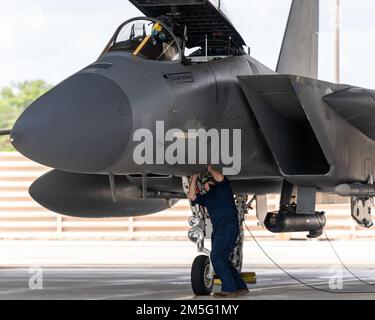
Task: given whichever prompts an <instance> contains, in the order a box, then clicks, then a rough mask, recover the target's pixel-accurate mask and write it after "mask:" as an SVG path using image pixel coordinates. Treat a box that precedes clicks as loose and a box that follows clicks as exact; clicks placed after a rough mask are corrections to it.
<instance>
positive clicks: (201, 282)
mask: <svg viewBox="0 0 375 320" xmlns="http://www.w3.org/2000/svg"><path fill="white" fill-rule="evenodd" d="M209 268H210V258H209V257H207V256H203V255H202V256H198V257H196V258H195V260H194V262H193V265H192V267H191V287H192V289H193V292H194V294H196V295H197V296H209V295H210V294H211V292H212V288H213V286H214V281H213V279H208V278H207V275H208V272H209Z"/></svg>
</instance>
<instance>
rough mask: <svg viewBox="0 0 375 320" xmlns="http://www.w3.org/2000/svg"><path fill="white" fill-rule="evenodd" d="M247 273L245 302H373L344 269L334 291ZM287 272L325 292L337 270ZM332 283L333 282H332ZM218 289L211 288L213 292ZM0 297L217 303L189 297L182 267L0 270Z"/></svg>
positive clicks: (269, 272)
mask: <svg viewBox="0 0 375 320" xmlns="http://www.w3.org/2000/svg"><path fill="white" fill-rule="evenodd" d="M246 270H247V271H250V269H248V268H246ZM251 271H256V273H257V276H258V283H257V284H256V285H251V286H249V288H250V294H249V295H248V296H246V297H242V298H241V299H243V300H268V299H292V300H316V299H323V300H326V299H328V300H332V299H335V300H336V299H359V300H365V299H371V300H375V285H367V284H364V283H362V282H360V281H359V280H357V279H355V278H354V277H353V276H352V275H350V274H348V273H347V272H345V271H342V275H343V279H342V280H343V282H342V285H343V288H342V289H338V290H334V291H333V293H325V292H322V291H318V290H316V289H312V288H308V287H306V286H304V285H302V284H300V283H298V282H296V281H295V280H293V279H291V278H290V277H289V276H287V275H285V274H284V273H282V272H281V271H279V270H276V269H272V268H262V269H252V270H251ZM287 271H288V272H290V273H291V274H292V275H293V276H295V277H297V278H298V279H300V280H301V281H303V282H306V283H307V284H310V285H312V286H314V287H315V288H318V289H323V290H331V289H330V286H329V282H330V279H332V278H331V277H332V273H335V274H337V272H338V271H337V270H326V269H325V268H322V269H320V268H314V269H312V268H308V269H306V268H288V269H287ZM352 271H354V272H355V274H356V275H357V276H358V277H359V278H360V279H361V280H364V281H368V282H371V283H375V271H374V270H372V269H370V268H365V267H364V268H355V269H353V270H352ZM330 272H331V273H330ZM36 277H39V278H38V279H37V278H36ZM333 283H334V284H335V283H336V282H335V280H334V281H333ZM336 284H337V283H336ZM38 286H39V289H38V288H37V287H38ZM32 289H34V290H32ZM219 289H220V288H219V287H215V290H216V291H217V290H219ZM0 299H2V300H14V299H42V300H60V299H70V300H76V299H80V300H82V299H83V300H127V299H130V300H159V299H167V300H215V299H214V298H212V297H195V296H193V294H192V291H191V287H190V270H189V269H186V268H157V269H155V268H115V269H105V268H101V269H92V268H76V269H51V268H49V269H41V270H36V269H1V270H0Z"/></svg>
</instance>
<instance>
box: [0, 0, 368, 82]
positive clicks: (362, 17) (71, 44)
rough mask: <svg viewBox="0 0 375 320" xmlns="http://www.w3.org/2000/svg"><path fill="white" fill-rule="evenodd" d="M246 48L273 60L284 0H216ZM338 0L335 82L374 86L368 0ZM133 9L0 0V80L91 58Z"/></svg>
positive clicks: (94, 1)
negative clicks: (338, 47)
mask: <svg viewBox="0 0 375 320" xmlns="http://www.w3.org/2000/svg"><path fill="white" fill-rule="evenodd" d="M222 1H223V2H224V3H225V6H226V8H227V11H228V14H229V16H230V18H231V19H232V21H233V23H234V25H235V26H236V27H237V28H238V30H239V32H240V33H241V34H242V36H243V37H244V39H245V41H246V42H247V44H248V45H249V46H250V47H251V53H252V56H254V57H255V58H256V59H258V60H259V61H260V62H262V63H264V64H266V65H267V66H269V67H271V68H275V65H276V62H277V58H278V54H279V51H280V46H281V41H282V37H283V33H284V29H285V24H286V20H287V16H288V12H289V8H290V4H291V0H222ZM341 1H342V15H343V21H342V69H341V71H342V82H344V83H349V84H354V85H360V86H363V87H368V88H374V89H375V77H374V74H375V58H374V52H373V51H374V48H375V1H374V0H341ZM334 4H335V0H321V23H320V25H321V32H320V67H319V74H320V75H319V78H321V79H324V80H329V81H333V79H334V77H333V74H334V72H333V71H334V66H333V63H334V50H333V49H334V37H333V21H334V19H333V17H334ZM138 15H140V13H139V12H138V10H136V9H135V8H134V7H133V6H132V5H131V4H130V3H129V1H127V0H52V1H51V0H0V87H1V86H5V85H8V84H9V83H10V82H12V81H23V80H31V79H45V80H47V81H48V82H50V83H52V84H56V83H58V82H60V81H62V80H63V79H65V78H66V77H67V76H69V75H71V74H72V73H74V72H76V71H78V70H79V69H81V68H83V67H84V66H86V65H88V64H89V63H91V62H93V61H94V60H95V59H96V58H97V57H98V55H99V54H100V52H101V51H102V49H103V48H104V47H105V45H106V43H107V42H108V41H109V39H110V37H111V36H112V34H113V32H114V31H115V29H116V27H117V26H118V25H119V24H120V23H121V22H123V21H125V20H127V19H128V18H131V17H134V16H138Z"/></svg>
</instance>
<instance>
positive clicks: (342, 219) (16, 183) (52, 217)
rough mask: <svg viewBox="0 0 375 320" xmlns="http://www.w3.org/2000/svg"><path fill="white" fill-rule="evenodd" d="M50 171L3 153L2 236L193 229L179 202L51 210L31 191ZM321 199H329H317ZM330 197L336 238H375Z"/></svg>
mask: <svg viewBox="0 0 375 320" xmlns="http://www.w3.org/2000/svg"><path fill="white" fill-rule="evenodd" d="M47 170H48V169H47V168H45V167H43V166H41V165H38V164H36V163H33V162H31V161H30V160H28V159H26V158H24V157H23V156H21V155H20V154H18V153H0V239H61V240H63V239H69V240H90V239H92V240H98V239H102V240H185V239H186V237H187V231H188V229H189V227H188V223H187V219H188V217H189V216H190V209H189V207H188V204H187V201H180V202H179V203H178V204H177V205H176V206H175V207H173V208H171V209H169V210H166V211H164V212H161V213H158V214H154V215H150V216H142V217H134V218H114V219H78V218H72V217H66V216H61V215H57V214H55V213H52V212H49V211H48V210H46V209H44V208H42V207H41V206H39V205H38V204H37V203H35V202H34V201H33V200H32V199H31V198H30V196H29V194H28V192H27V189H28V187H29V186H30V184H31V183H32V182H33V181H34V180H35V179H36V178H37V177H38V176H40V175H41V174H43V173H45V172H46V171H47ZM318 199H320V202H324V199H328V198H327V197H326V196H322V195H320V196H319V197H318ZM337 201H339V202H343V201H342V199H339V198H332V196H330V198H329V199H328V201H327V202H329V203H330V204H319V205H318V210H321V211H326V212H327V220H328V223H327V233H328V235H329V236H330V237H331V238H333V239H352V238H361V239H363V238H369V237H374V236H375V233H374V232H372V231H371V230H365V229H362V228H360V227H357V226H356V225H355V223H354V221H352V219H351V217H350V205H349V203H348V201H347V200H344V203H341V204H332V202H337ZM277 203H278V198H277V197H276V196H270V199H269V209H270V210H275V209H276V205H277ZM247 224H248V225H249V227H250V228H251V229H252V230H253V231H254V235H255V236H256V237H258V238H264V239H268V240H270V239H280V238H281V239H304V238H305V237H304V234H286V235H278V236H276V235H274V234H271V233H270V232H268V231H266V230H265V229H264V228H262V227H260V226H258V224H257V221H256V218H255V212H254V213H250V214H249V217H248V221H247Z"/></svg>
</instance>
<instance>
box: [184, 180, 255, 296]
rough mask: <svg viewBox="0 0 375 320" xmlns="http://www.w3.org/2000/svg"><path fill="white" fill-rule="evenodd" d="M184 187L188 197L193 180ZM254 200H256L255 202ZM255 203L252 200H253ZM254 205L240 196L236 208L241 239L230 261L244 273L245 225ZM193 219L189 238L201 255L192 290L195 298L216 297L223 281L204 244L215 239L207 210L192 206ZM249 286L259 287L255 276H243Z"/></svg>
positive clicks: (196, 266)
mask: <svg viewBox="0 0 375 320" xmlns="http://www.w3.org/2000/svg"><path fill="white" fill-rule="evenodd" d="M183 187H184V191H185V192H186V194H187V193H188V190H189V180H188V178H187V177H184V178H183ZM253 199H254V198H253ZM253 199H252V200H253ZM251 202H252V201H250V203H249V202H248V197H247V196H236V206H237V210H238V214H239V222H240V224H239V229H240V235H239V237H238V239H237V242H236V246H235V248H234V250H233V253H232V255H231V257H230V261H231V262H232V264H233V266H235V267H236V268H237V270H238V271H239V272H241V271H242V264H243V244H244V239H245V236H244V231H243V222H244V221H245V218H246V214H247V213H248V210H249V209H251ZM190 208H191V211H192V214H193V215H192V217H190V219H189V224H190V226H191V227H192V229H191V230H190V231H189V238H190V240H191V241H192V242H194V243H195V244H196V245H197V249H198V252H199V253H203V255H199V256H197V257H196V258H195V260H194V262H193V265H192V268H191V286H192V289H193V292H194V294H195V295H198V296H208V295H210V294H211V293H212V290H213V286H214V284H220V283H221V282H220V279H219V278H218V277H217V276H216V275H215V272H214V269H213V266H212V263H211V260H210V253H211V252H210V250H208V249H207V248H205V244H204V240H205V239H209V238H211V233H212V225H211V222H210V218H209V216H208V212H207V210H206V208H204V207H202V206H199V205H196V206H193V205H192V204H191V202H190ZM242 276H243V278H244V280H245V282H246V283H249V284H254V283H256V274H255V273H243V274H242Z"/></svg>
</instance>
